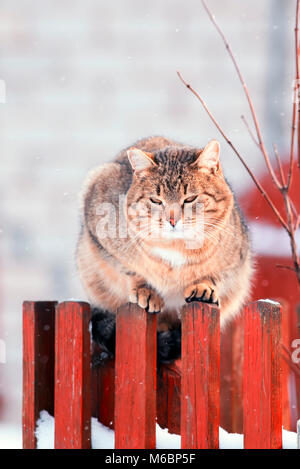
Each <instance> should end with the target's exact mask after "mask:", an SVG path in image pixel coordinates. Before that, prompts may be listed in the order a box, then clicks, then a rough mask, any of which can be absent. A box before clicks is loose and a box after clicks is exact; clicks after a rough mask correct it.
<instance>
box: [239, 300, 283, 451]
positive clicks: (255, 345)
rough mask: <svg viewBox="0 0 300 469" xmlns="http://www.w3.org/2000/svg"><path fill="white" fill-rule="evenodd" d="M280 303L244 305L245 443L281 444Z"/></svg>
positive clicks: (251, 446) (266, 446)
mask: <svg viewBox="0 0 300 469" xmlns="http://www.w3.org/2000/svg"><path fill="white" fill-rule="evenodd" d="M280 335H281V307H280V305H279V304H278V303H274V302H268V301H257V302H255V303H251V304H250V305H249V306H248V307H247V308H246V309H245V329H244V384H243V394H244V447H245V448H247V449H259V448H261V449H279V448H281V447H282V397H281V369H280V368H281V367H280V361H281V354H280V352H281V350H280V347H281V344H280Z"/></svg>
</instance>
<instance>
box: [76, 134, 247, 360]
mask: <svg viewBox="0 0 300 469" xmlns="http://www.w3.org/2000/svg"><path fill="white" fill-rule="evenodd" d="M219 155H220V144H219V143H218V142H217V141H216V140H212V141H211V142H209V143H208V144H207V145H206V146H205V148H204V149H203V148H201V149H199V148H195V147H193V146H188V145H184V144H181V143H178V142H175V141H172V140H169V139H167V138H164V137H149V138H145V139H142V140H139V141H138V142H136V143H135V144H134V146H131V147H128V148H127V149H125V150H123V151H121V152H120V153H119V155H117V157H116V158H115V160H114V161H113V162H111V163H107V164H104V165H103V166H101V167H98V168H96V169H95V170H93V171H92V172H91V173H90V174H89V175H88V178H87V180H86V182H85V184H84V187H83V190H82V193H81V214H82V229H81V233H80V236H79V241H78V245H77V252H76V258H77V266H78V271H79V275H80V278H81V281H82V283H83V286H84V288H85V290H86V292H87V294H88V296H89V299H90V301H91V303H92V305H93V311H92V336H93V340H94V341H95V342H96V343H98V344H99V345H100V346H101V348H102V350H104V351H105V353H106V354H107V355H109V356H113V355H114V348H115V312H116V310H117V308H118V307H119V306H121V305H122V304H124V303H127V302H132V303H136V304H138V305H139V306H140V307H141V308H145V309H146V311H147V312H149V313H159V314H158V361H159V362H169V361H172V360H174V359H176V358H178V357H179V356H180V348H181V326H180V308H181V307H182V306H183V305H184V304H185V303H186V302H190V301H205V302H210V303H215V304H218V305H219V307H220V318H221V328H222V329H223V328H224V326H225V324H226V323H227V322H228V321H229V320H230V319H232V318H233V317H234V316H235V315H236V314H237V313H238V312H239V311H240V310H241V308H242V306H243V304H244V303H245V301H246V300H247V299H248V297H249V292H250V287H251V276H252V272H253V262H252V255H251V246H250V240H249V235H248V230H247V227H246V225H245V223H244V221H243V217H242V214H241V211H240V209H239V207H238V205H237V202H236V200H235V196H234V194H233V192H232V190H231V188H230V186H229V184H228V182H227V181H226V180H225V178H224V175H223V172H222V168H221V165H220V158H219ZM198 212H199V213H198Z"/></svg>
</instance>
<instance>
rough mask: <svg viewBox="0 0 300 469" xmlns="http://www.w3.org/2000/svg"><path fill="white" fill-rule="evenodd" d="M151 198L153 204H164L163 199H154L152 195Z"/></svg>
mask: <svg viewBox="0 0 300 469" xmlns="http://www.w3.org/2000/svg"><path fill="white" fill-rule="evenodd" d="M150 200H151V202H152V203H153V204H157V205H161V204H162V201H161V200H159V199H153V198H152V197H150Z"/></svg>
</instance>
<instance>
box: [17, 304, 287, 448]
mask: <svg viewBox="0 0 300 469" xmlns="http://www.w3.org/2000/svg"><path fill="white" fill-rule="evenodd" d="M280 314H281V312H280V307H279V305H278V304H272V303H268V302H263V301H259V302H256V303H253V304H252V305H250V306H249V307H248V308H247V309H246V310H245V324H244V326H245V327H244V351H243V353H242V355H243V357H241V359H242V358H244V390H243V394H244V435H245V440H244V441H245V447H247V448H280V447H281V431H282V420H281V383H280V376H281V375H280V365H279V359H280V326H281V321H280ZM89 315H90V307H89V305H88V304H87V303H83V302H65V303H61V304H60V305H57V304H56V303H55V302H25V303H24V307H23V328H24V345H23V349H24V369H23V370H24V371H23V446H24V448H34V447H36V439H35V434H34V432H35V427H36V421H37V419H38V416H39V413H40V411H41V410H48V412H49V413H50V414H52V415H54V417H55V447H56V448H89V447H90V446H91V434H90V432H91V429H90V421H91V415H92V414H93V415H94V416H96V417H98V419H99V420H100V421H101V422H103V423H104V424H106V425H109V426H114V428H115V447H116V448H119V449H126V448H130V449H133V448H149V449H151V448H155V446H156V442H155V422H156V415H157V418H158V422H159V423H160V424H161V426H163V427H164V426H167V427H168V428H169V429H170V430H171V431H174V429H175V430H176V429H178V423H177V422H178V418H179V415H180V414H181V418H180V421H181V437H182V443H181V444H182V448H191V449H192V448H214V449H216V448H218V446H219V413H220V411H219V408H220V406H219V393H220V381H219V380H220V326H219V310H218V308H217V307H215V306H213V305H208V304H204V303H191V304H189V305H187V306H186V307H184V308H183V311H182V359H181V361H180V360H179V361H177V364H176V363H175V364H173V365H168V366H164V367H161V368H160V369H159V370H158V372H157V370H156V316H155V315H150V314H148V313H146V312H145V311H144V310H142V309H140V308H139V307H137V306H135V305H132V304H129V305H125V306H123V307H122V308H120V310H119V311H118V312H117V327H116V344H117V346H116V359H115V365H114V362H112V361H109V362H108V364H107V365H106V366H102V367H100V368H96V369H93V370H92V376H91V367H90V351H91V343H90V337H89V319H90V316H89ZM54 337H55V339H54ZM180 376H181V383H180ZM178 377H179V380H178ZM156 380H157V383H158V389H156V386H157V385H156ZM178 382H179V386H178V385H177V383H178ZM166 383H167V385H166ZM180 387H181V392H180ZM91 390H92V397H91ZM54 394H55V406H54ZM180 397H181V406H179V404H180ZM174 403H175V404H174ZM180 407H181V410H180ZM178 408H179V413H178ZM113 410H114V414H113ZM174 410H175V412H174Z"/></svg>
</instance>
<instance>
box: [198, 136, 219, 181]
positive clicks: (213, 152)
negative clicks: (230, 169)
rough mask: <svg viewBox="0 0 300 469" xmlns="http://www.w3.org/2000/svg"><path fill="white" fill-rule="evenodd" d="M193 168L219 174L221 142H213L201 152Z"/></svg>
mask: <svg viewBox="0 0 300 469" xmlns="http://www.w3.org/2000/svg"><path fill="white" fill-rule="evenodd" d="M193 166H198V168H206V169H209V170H211V171H212V172H213V173H217V172H218V171H219V168H220V144H219V142H217V140H211V142H209V143H208V144H207V145H206V147H205V148H204V149H203V150H202V151H199V155H198V158H197V159H196V161H194V163H193Z"/></svg>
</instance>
